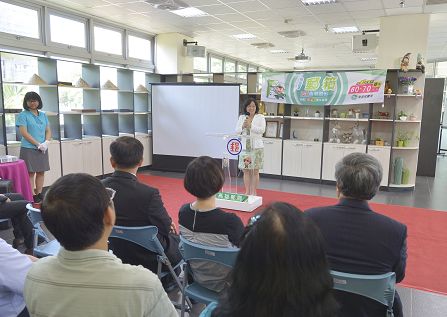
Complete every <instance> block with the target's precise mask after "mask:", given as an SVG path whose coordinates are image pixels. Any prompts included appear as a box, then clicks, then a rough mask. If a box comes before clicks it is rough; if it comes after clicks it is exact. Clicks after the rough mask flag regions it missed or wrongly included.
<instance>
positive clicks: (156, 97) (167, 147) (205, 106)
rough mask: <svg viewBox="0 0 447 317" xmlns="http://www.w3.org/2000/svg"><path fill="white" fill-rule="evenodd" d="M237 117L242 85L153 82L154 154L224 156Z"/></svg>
mask: <svg viewBox="0 0 447 317" xmlns="http://www.w3.org/2000/svg"><path fill="white" fill-rule="evenodd" d="M238 116H239V85H209V84H203V85H202V84H156V85H152V133H153V154H154V155H172V156H186V157H198V156H202V155H208V156H211V157H214V158H222V155H223V153H224V151H225V149H226V143H225V141H224V140H223V138H222V137H216V136H209V134H219V133H221V134H222V133H230V134H231V133H234V130H235V127H236V123H237V119H238Z"/></svg>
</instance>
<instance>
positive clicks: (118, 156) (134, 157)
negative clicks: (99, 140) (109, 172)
mask: <svg viewBox="0 0 447 317" xmlns="http://www.w3.org/2000/svg"><path fill="white" fill-rule="evenodd" d="M143 151H144V147H143V144H141V142H140V141H139V140H137V139H135V138H133V137H130V136H121V137H119V138H117V139H116V140H115V141H113V142H112V144H110V154H111V155H112V160H113V161H115V163H116V165H117V166H118V167H119V168H133V167H135V166H137V165H138V163H140V162H141V160H142V159H143Z"/></svg>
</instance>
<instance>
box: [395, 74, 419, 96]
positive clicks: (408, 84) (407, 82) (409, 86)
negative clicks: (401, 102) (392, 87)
mask: <svg viewBox="0 0 447 317" xmlns="http://www.w3.org/2000/svg"><path fill="white" fill-rule="evenodd" d="M416 80H417V78H416V77H411V76H401V77H399V82H400V84H401V85H402V93H404V94H407V95H413V94H414V83H415V82H416Z"/></svg>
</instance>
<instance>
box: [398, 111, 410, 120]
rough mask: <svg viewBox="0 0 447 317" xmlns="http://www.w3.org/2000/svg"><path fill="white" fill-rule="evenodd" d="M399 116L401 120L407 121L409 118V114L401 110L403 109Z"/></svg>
mask: <svg viewBox="0 0 447 317" xmlns="http://www.w3.org/2000/svg"><path fill="white" fill-rule="evenodd" d="M397 118H399V120H401V121H407V119H408V115H407V114H406V113H405V112H404V111H403V110H401V111H400V112H399V113H398V114H397Z"/></svg>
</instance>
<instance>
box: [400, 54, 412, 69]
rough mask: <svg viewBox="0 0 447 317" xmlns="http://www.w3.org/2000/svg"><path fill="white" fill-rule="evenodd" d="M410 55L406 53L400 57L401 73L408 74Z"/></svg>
mask: <svg viewBox="0 0 447 317" xmlns="http://www.w3.org/2000/svg"><path fill="white" fill-rule="evenodd" d="M410 55H411V53H407V54H405V55H404V57H402V60H401V62H400V70H401V71H403V72H408V65H410Z"/></svg>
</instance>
